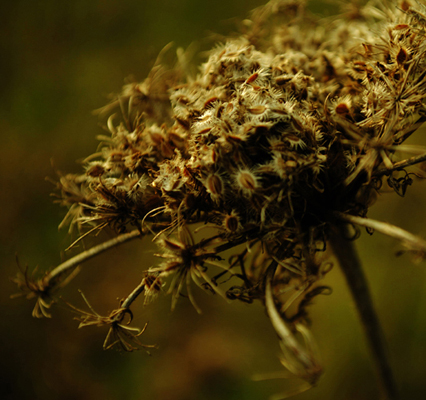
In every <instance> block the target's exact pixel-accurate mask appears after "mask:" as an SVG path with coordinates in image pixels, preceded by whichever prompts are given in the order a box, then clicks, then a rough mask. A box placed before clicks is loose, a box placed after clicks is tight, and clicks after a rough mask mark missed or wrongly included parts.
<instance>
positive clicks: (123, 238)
mask: <svg viewBox="0 0 426 400" xmlns="http://www.w3.org/2000/svg"><path fill="white" fill-rule="evenodd" d="M140 236H141V232H140V231H139V230H138V229H135V230H133V231H131V232H129V233H123V234H122V235H119V236H117V237H115V238H113V239H111V240H107V241H106V242H103V243H101V244H98V245H97V246H94V247H92V248H90V249H88V250H86V251H83V252H82V253H80V254H77V255H76V256H74V257H72V258H70V259H69V260H67V261H65V262H63V263H62V264H59V265H58V266H57V267H56V268H55V269H53V270H52V271H51V272H50V273H49V274H47V275H46V276H45V277H44V278H43V283H44V284H45V285H46V286H49V283H50V282H51V281H52V280H54V279H56V278H58V277H59V276H60V275H62V274H64V273H65V272H67V271H68V270H70V269H72V268H75V267H77V266H78V265H80V264H81V263H83V262H85V261H87V260H90V259H91V258H93V257H95V256H97V255H98V254H100V253H103V252H104V251H106V250H109V249H111V248H112V247H115V246H118V245H120V244H122V243H126V242H129V241H130V240H133V239H135V238H137V237H140Z"/></svg>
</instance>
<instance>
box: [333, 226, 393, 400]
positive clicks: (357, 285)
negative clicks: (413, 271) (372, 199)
mask: <svg viewBox="0 0 426 400" xmlns="http://www.w3.org/2000/svg"><path fill="white" fill-rule="evenodd" d="M347 237H349V236H348V227H347V226H342V227H341V230H340V231H339V232H332V233H331V237H330V242H331V246H332V248H333V251H334V255H335V256H336V258H337V259H338V261H339V264H340V267H341V269H342V271H343V274H344V275H345V278H346V282H347V283H348V285H349V288H350V291H351V294H352V297H353V299H354V301H355V304H356V308H357V310H358V313H359V316H360V318H361V321H362V325H363V327H364V331H365V334H366V336H367V341H368V344H369V346H370V350H371V352H372V354H373V357H374V361H375V364H376V368H377V372H378V374H379V378H380V382H381V384H382V387H383V391H384V392H385V394H386V396H387V397H386V398H387V399H388V400H397V399H399V395H398V390H397V387H396V384H395V379H394V377H393V373H392V369H391V367H390V363H389V360H388V356H387V351H386V346H385V340H384V335H383V332H382V328H381V325H380V321H379V318H378V316H377V313H376V311H375V309H374V305H373V301H372V298H371V294H370V290H369V287H368V283H367V279H366V277H365V275H364V272H363V269H362V265H361V261H360V259H359V257H358V253H357V251H356V249H355V246H354V244H353V241H349V240H347V239H345V238H347Z"/></svg>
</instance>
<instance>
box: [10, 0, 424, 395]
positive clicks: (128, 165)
mask: <svg viewBox="0 0 426 400" xmlns="http://www.w3.org/2000/svg"><path fill="white" fill-rule="evenodd" d="M424 10H425V6H424V5H423V4H421V3H419V2H417V1H411V0H410V1H409V0H401V1H385V0H384V1H371V2H368V3H367V4H366V5H365V6H360V5H359V4H358V3H353V4H351V5H350V6H347V7H346V8H345V10H344V11H345V12H344V13H343V14H341V15H339V16H337V17H335V18H332V19H327V20H324V19H320V18H318V17H315V16H314V15H311V14H310V13H309V12H308V11H307V9H306V7H305V2H304V1H293V0H271V1H270V2H269V3H267V4H266V5H265V6H264V7H261V8H259V9H257V10H255V11H253V13H252V15H251V18H250V20H245V21H244V26H243V28H242V32H241V34H240V36H239V37H238V38H234V39H229V40H226V41H224V42H223V43H219V44H218V45H217V46H216V47H215V48H214V49H213V50H211V52H210V54H209V56H208V58H207V60H206V61H205V62H204V63H203V64H202V65H201V66H200V68H199V71H198V74H196V75H195V76H194V75H190V74H189V73H187V72H186V71H187V69H186V65H187V62H188V61H187V60H186V59H185V55H184V53H183V52H182V51H181V50H179V51H178V61H177V63H176V66H175V67H174V68H171V69H166V68H165V67H163V66H161V61H157V63H156V65H155V67H154V68H153V70H152V72H151V74H150V75H149V76H148V78H147V79H146V80H145V81H144V82H142V83H140V84H133V85H127V86H125V87H124V89H123V92H122V94H120V95H118V96H117V97H116V99H114V101H113V102H112V103H111V104H109V105H108V106H106V107H105V108H104V109H103V110H102V112H101V113H103V114H107V115H108V119H107V122H106V126H107V128H108V131H109V134H108V135H106V136H102V137H101V138H100V140H101V145H100V150H99V151H98V152H96V153H94V154H93V155H91V156H89V157H87V159H86V161H85V165H84V172H83V173H82V174H80V175H65V176H61V177H60V180H59V182H58V183H57V189H59V202H60V204H62V205H65V206H67V207H68V209H69V211H68V214H67V216H66V217H65V219H64V222H63V223H62V224H61V225H64V224H65V223H67V224H69V225H70V226H71V227H74V226H76V227H78V230H79V232H80V235H81V237H80V239H81V238H83V237H85V236H86V235H89V234H91V233H94V232H98V231H100V230H105V229H109V230H112V231H114V232H116V234H117V236H116V237H115V238H113V239H111V240H109V241H107V242H105V243H103V244H101V245H98V246H95V247H93V248H92V249H89V250H87V251H85V252H83V253H81V254H80V255H78V256H76V257H74V258H72V259H70V260H68V261H66V262H65V263H63V264H61V265H60V266H59V267H57V268H56V269H55V270H53V271H51V272H50V273H48V274H47V275H46V276H44V277H43V278H41V279H40V280H38V281H34V282H33V281H31V280H30V279H28V276H27V273H25V274H24V279H22V277H21V279H20V280H19V281H17V283H18V285H19V286H20V287H21V288H24V289H25V290H29V291H30V292H31V293H32V295H30V296H27V297H34V296H36V297H37V298H38V299H39V306H38V307H37V308H36V309H35V312H34V314H35V316H42V315H44V316H48V313H47V311H46V308H48V307H50V305H51V304H52V303H51V293H50V291H49V293H48V295H49V297H48V299H49V300H47V297H46V296H47V289H48V288H50V284H51V282H55V281H56V279H57V278H58V277H60V276H63V274H67V273H69V271H71V270H73V269H74V268H76V267H77V266H78V265H79V264H80V263H82V262H83V261H85V260H86V259H88V258H91V257H93V256H95V255H96V254H99V253H100V252H103V251H105V250H107V249H109V248H111V247H115V246H117V245H119V244H120V243H123V242H125V241H128V240H131V239H134V238H137V237H140V236H141V235H152V237H153V240H154V241H155V242H156V243H157V244H158V247H159V252H158V254H157V255H158V256H159V257H160V258H162V259H163V260H162V261H161V262H160V263H159V264H158V265H157V266H156V267H154V268H146V270H145V272H144V274H145V275H144V280H143V281H142V283H141V284H140V285H139V286H138V287H137V288H136V289H135V291H134V292H132V294H131V295H130V296H129V298H130V299H131V300H128V299H129V298H128V299H127V300H125V301H124V303H123V304H122V305H121V306H120V308H119V309H118V310H115V311H113V312H112V313H111V314H110V315H109V316H108V317H101V316H99V315H98V314H97V313H95V312H94V311H93V310H92V309H91V307H90V306H89V307H90V309H91V311H92V313H87V312H84V311H81V310H79V309H77V308H75V307H74V310H75V311H78V312H79V313H80V314H81V315H82V316H81V317H80V319H79V320H80V322H81V323H80V326H88V325H97V326H98V325H108V326H110V331H109V333H108V337H107V340H106V342H105V344H104V348H109V347H112V346H113V345H116V344H119V345H121V347H122V348H123V349H124V350H133V349H134V348H135V347H136V346H142V347H149V346H146V345H142V344H141V343H140V342H139V340H138V336H139V334H141V333H142V332H143V331H144V329H145V328H144V329H142V330H138V329H136V328H130V327H129V326H128V325H126V324H123V323H122V321H123V318H124V317H125V316H126V315H130V317H131V316H132V314H131V311H130V309H129V306H130V304H131V303H132V302H133V301H134V300H135V298H136V297H137V296H138V295H139V294H141V293H145V296H146V301H145V303H146V304H147V303H152V300H154V299H155V298H156V297H157V295H158V294H159V293H161V292H162V288H163V286H164V285H166V286H167V285H168V289H167V290H165V292H166V293H169V294H171V295H172V308H174V307H175V305H176V301H177V299H178V298H179V297H180V296H181V295H182V294H185V293H186V294H187V296H188V297H189V300H190V301H191V302H192V304H193V305H194V307H195V308H196V310H197V311H200V309H199V307H198V306H197V305H196V302H195V299H194V296H193V294H192V292H191V282H192V281H194V282H195V283H196V284H197V285H199V286H201V287H202V288H203V289H206V290H207V291H210V292H214V293H219V294H220V295H222V297H224V298H225V299H226V300H241V301H244V302H246V303H252V302H253V301H255V300H259V301H260V302H262V303H263V304H264V306H265V308H266V311H267V314H268V316H269V318H270V320H271V322H272V325H273V327H274V328H275V330H276V332H277V335H278V337H279V340H280V344H281V348H282V352H283V355H282V364H283V365H284V366H285V368H286V369H288V370H289V371H290V372H291V373H293V374H294V375H296V376H298V377H300V378H302V379H304V380H305V381H306V382H308V384H309V387H310V386H312V385H315V384H316V383H317V381H318V379H319V377H320V376H321V374H322V370H323V368H322V366H321V363H320V362H319V358H318V351H317V349H316V345H315V343H314V339H313V336H312V334H311V333H310V330H309V324H310V320H309V318H308V309H307V306H308V305H309V303H310V301H311V300H312V299H313V298H314V297H315V296H317V295H319V294H324V293H327V292H328V291H329V289H328V288H327V287H326V286H324V285H321V284H320V283H319V281H320V280H321V279H323V278H324V276H325V275H326V273H327V272H328V271H329V270H330V263H329V261H327V260H326V259H325V257H324V250H325V248H326V245H327V243H329V244H331V247H332V249H333V250H334V253H335V256H336V257H337V258H338V260H339V263H340V265H341V268H342V270H343V271H344V273H345V275H346V278H347V281H348V284H349V286H350V288H351V291H352V294H353V297H354V300H355V302H356V304H357V306H358V309H359V311H360V316H361V319H362V321H363V324H364V326H365V328H366V334H367V339H368V341H369V343H370V346H371V349H372V352H373V355H374V358H375V360H376V362H377V368H378V371H379V373H380V376H381V382H382V384H383V389H384V393H385V394H386V395H387V397H388V398H389V399H396V398H398V394H397V390H396V388H395V384H394V379H393V377H392V372H391V369H390V366H389V363H388V361H387V356H386V352H385V350H384V344H383V340H382V335H381V328H380V324H379V321H378V318H377V316H376V314H375V312H374V308H373V305H372V302H371V299H370V295H369V291H368V286H367V283H366V281H365V278H364V276H363V273H362V269H361V266H360V262H359V260H358V258H357V255H356V253H355V252H354V248H353V246H352V242H351V241H350V240H349V239H351V238H350V237H349V236H351V235H352V234H351V233H350V229H349V227H348V226H351V227H353V228H354V230H355V232H356V235H355V236H353V235H352V236H353V237H352V239H355V238H356V236H357V233H359V227H365V228H367V230H368V231H369V232H370V233H371V232H372V231H373V230H377V231H379V232H382V233H385V234H388V235H390V236H392V237H395V238H397V239H399V240H400V241H401V243H402V244H403V245H405V246H406V248H407V250H408V251H410V252H412V253H413V254H414V255H415V256H416V258H417V259H419V260H422V259H424V258H425V254H426V242H425V241H424V240H422V239H420V238H418V237H416V236H414V235H412V234H410V233H408V232H406V231H405V230H403V229H401V228H397V227H395V226H393V225H390V224H387V223H384V222H380V221H374V220H371V219H369V218H367V213H368V209H369V207H370V206H371V205H372V204H373V203H374V201H375V199H376V197H377V195H378V193H380V190H381V187H382V185H383V184H385V185H387V187H388V188H391V189H393V190H394V191H395V192H396V193H397V194H398V195H401V196H403V195H404V194H405V192H406V190H407V188H408V187H409V186H410V185H411V184H412V183H413V181H414V178H416V177H419V178H420V177H421V178H423V177H424V173H423V172H422V171H421V170H420V169H413V170H412V171H411V172H408V171H407V168H409V167H411V166H413V165H415V164H419V163H421V162H424V161H425V159H426V156H425V154H424V153H425V151H424V149H422V148H421V147H413V146H408V145H405V144H404V142H405V140H406V139H407V138H408V137H410V136H411V135H412V134H413V133H414V132H415V131H416V130H417V129H418V128H419V127H420V126H421V125H422V124H423V122H424V121H425V120H426V103H425V95H426V72H425V68H426V46H425V37H426V17H425V15H426V13H425V11H424ZM111 113H112V114H111ZM119 115H121V121H119V119H120V118H119ZM403 153H404V154H407V153H408V154H411V155H412V156H410V157H409V158H407V159H401V154H403ZM132 227H133V229H134V230H131V231H130V232H129V229H130V228H132ZM205 227H206V228H209V229H201V228H205ZM352 230H353V229H352ZM80 239H79V240H80ZM225 252H228V253H227V254H229V252H231V254H232V256H231V257H230V258H229V262H228V263H226V262H225V260H224V259H223V258H224V253H225ZM227 257H228V256H227ZM215 270H218V271H219V272H218V271H216V272H213V271H215ZM215 273H216V275H214V274H215ZM222 277H223V278H224V279H221V278H222ZM219 282H222V284H219ZM226 284H228V287H226ZM219 285H220V286H219Z"/></svg>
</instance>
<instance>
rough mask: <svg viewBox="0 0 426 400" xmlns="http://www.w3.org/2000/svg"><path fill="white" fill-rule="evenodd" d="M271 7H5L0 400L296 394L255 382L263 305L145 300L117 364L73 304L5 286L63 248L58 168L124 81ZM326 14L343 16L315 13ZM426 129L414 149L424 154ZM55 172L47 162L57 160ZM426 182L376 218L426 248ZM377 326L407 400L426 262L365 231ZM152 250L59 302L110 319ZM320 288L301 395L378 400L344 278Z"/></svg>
mask: <svg viewBox="0 0 426 400" xmlns="http://www.w3.org/2000/svg"><path fill="white" fill-rule="evenodd" d="M262 3H263V1H261V0H244V1H242V0H215V1H214V2H213V1H211V0H210V1H207V0H120V1H118V0H91V1H88V0H73V1H57V0H56V1H55V0H40V1H36V2H35V1H30V0H15V1H9V2H4V1H3V2H2V4H1V6H0V10H1V12H0V49H1V53H0V138H1V141H0V206H1V211H0V258H1V270H0V307H1V314H0V397H1V398H3V399H8V400H26V399H37V400H38V399H40V400H41V399H43V400H56V399H61V400H67V399H82V400H85V399H95V398H102V399H103V400H145V399H160V400H162V399H169V400H219V399H221V400H231V399H232V400H259V399H266V398H267V397H268V396H269V395H271V394H274V393H279V392H287V391H289V390H294V389H297V388H298V387H299V386H300V385H301V384H302V382H299V381H297V380H295V379H287V380H285V379H281V380H268V381H263V382H253V381H252V380H251V379H250V377H251V376H252V375H253V374H255V373H266V372H275V371H280V370H282V368H281V366H280V364H279V361H278V357H277V356H278V354H279V347H278V342H277V340H276V336H275V334H274V332H273V330H272V328H271V327H270V324H269V322H268V319H267V317H266V315H265V313H264V311H263V310H262V307H261V306H260V305H251V306H248V305H246V304H240V303H232V304H230V305H228V304H225V303H224V302H223V301H222V300H221V299H220V298H217V296H208V295H206V294H205V293H202V292H197V293H196V297H197V300H198V301H199V303H200V306H201V307H202V309H203V311H204V313H203V315H201V316H199V315H197V314H196V312H195V310H194V309H193V308H192V306H191V305H190V304H189V302H187V301H185V299H182V301H180V302H179V303H178V307H177V309H176V310H175V311H174V312H173V313H171V312H170V298H169V297H163V298H161V299H160V300H159V301H158V302H156V303H154V304H153V305H152V306H149V307H145V308H144V307H143V306H142V305H141V304H139V303H140V302H139V303H138V304H135V307H134V309H133V310H134V312H135V315H136V318H135V321H134V325H136V326H143V325H144V323H145V322H146V321H149V322H150V323H149V326H148V329H147V331H146V333H144V335H143V341H144V342H146V343H147V344H152V343H157V344H158V345H159V346H160V347H159V349H158V350H154V351H152V356H151V357H149V356H148V355H146V354H145V353H144V352H143V351H140V352H134V353H131V354H122V353H118V352H114V351H108V352H105V351H103V350H102V343H103V340H104V337H105V334H106V331H105V330H103V329H102V328H95V327H93V328H85V329H82V330H77V326H78V323H77V321H74V320H73V314H72V313H70V312H69V310H67V309H66V308H65V307H64V306H63V305H62V306H60V307H57V308H56V309H54V310H53V318H52V319H49V320H46V319H44V320H36V319H33V318H31V310H32V307H33V304H32V303H31V302H28V301H24V300H23V299H15V300H11V299H10V298H9V296H10V295H11V294H13V293H14V292H15V291H16V290H15V287H14V285H13V284H12V283H11V282H10V279H9V278H10V277H11V276H13V275H15V274H16V272H17V265H16V261H15V253H17V254H18V255H19V259H20V262H21V264H22V265H26V264H28V265H29V266H30V268H33V267H35V266H36V265H39V266H40V269H41V270H43V269H47V268H50V267H52V266H54V265H57V264H58V263H60V261H61V260H62V259H63V258H64V254H63V249H64V248H66V247H67V246H68V244H69V238H68V237H67V232H66V231H63V232H62V231H61V232H58V229H57V226H58V224H59V222H60V221H61V219H62V217H63V216H64V213H65V210H64V209H61V208H60V207H58V206H57V205H53V204H52V199H51V198H49V195H50V193H51V191H52V189H53V187H52V184H51V183H49V182H47V181H45V179H44V178H45V177H46V176H49V177H51V178H55V169H54V168H53V167H52V162H53V164H54V167H55V168H56V169H58V170H61V171H67V172H77V171H79V169H80V166H79V164H78V162H76V160H81V159H82V158H84V157H85V156H86V155H88V154H91V153H92V152H93V151H94V150H95V149H96V146H97V141H96V135H98V134H102V133H103V130H102V128H101V127H100V126H99V124H98V120H97V118H96V117H94V116H93V115H92V110H94V109H97V108H99V107H101V106H103V105H104V104H106V102H107V96H108V94H109V93H112V92H118V91H119V90H120V88H121V86H122V84H123V82H124V79H125V78H127V77H129V76H132V77H134V78H135V79H138V80H143V79H144V78H145V77H146V75H147V73H148V72H149V70H150V67H151V66H152V64H153V62H154V60H155V58H156V55H157V54H158V52H159V51H160V50H161V49H162V48H163V47H164V46H165V45H166V44H167V43H169V42H171V41H173V42H174V43H175V48H177V47H187V46H189V45H190V44H191V43H193V42H194V41H197V42H198V46H199V48H200V49H203V48H208V47H210V46H211V45H212V43H211V42H210V43H209V41H208V40H207V41H206V40H201V39H202V38H206V37H209V36H211V35H210V33H209V32H216V33H221V34H228V33H230V32H232V31H233V30H234V27H235V20H234V18H235V17H238V16H239V17H241V18H244V17H245V16H246V15H247V14H248V12H249V10H251V9H252V8H254V7H256V6H259V5H261V4H262ZM311 4H312V7H313V8H315V9H316V10H317V11H319V12H323V13H324V14H326V13H327V12H330V9H333V8H334V6H330V5H329V4H324V3H320V2H311ZM422 135H423V136H424V131H423V132H422V133H420V132H419V133H417V134H416V135H415V137H414V138H413V139H412V142H413V143H423V144H425V143H426V140H425V139H424V138H423V139H422V137H421V136H422ZM52 160H53V161H52ZM425 201H426V182H421V181H416V182H415V184H414V185H413V187H410V188H409V189H408V193H407V195H406V196H405V198H399V197H398V196H396V195H395V194H393V193H389V194H383V195H381V196H380V197H379V199H378V201H377V204H376V205H375V206H374V207H373V208H372V210H371V212H370V216H371V217H372V218H377V219H380V220H385V221H389V222H392V223H394V224H396V225H399V226H401V227H404V228H406V229H408V230H410V231H412V232H414V233H418V234H420V235H422V236H423V237H426V225H425V222H426V208H425ZM357 245H358V248H359V251H360V254H361V257H362V259H363V261H364V264H365V269H366V274H367V276H368V278H369V280H370V283H371V289H372V292H373V297H374V300H375V303H376V306H377V310H378V312H379V315H380V317H381V319H382V322H383V326H384V329H385V332H386V336H387V339H388V343H389V350H390V353H391V359H392V363H393V367H394V370H395V373H396V375H397V380H398V384H399V386H400V388H401V391H402V393H403V398H404V399H413V400H414V399H423V398H424V394H425V393H426V381H425V379H424V377H425V376H426V361H425V360H426V311H425V310H426V264H425V263H423V264H418V265H416V264H413V263H412V262H411V261H410V259H409V258H408V256H402V257H396V256H395V252H396V250H397V249H398V248H399V247H398V244H397V243H395V241H393V240H391V239H389V238H386V237H383V236H382V235H380V234H378V233H376V234H374V235H373V236H369V235H367V234H366V233H363V235H362V237H361V239H360V240H359V241H358V242H357ZM151 249H152V248H151V245H150V244H149V240H145V241H144V242H143V243H140V242H132V243H129V244H126V245H124V246H122V247H121V248H118V249H114V250H112V251H110V252H109V253H107V254H104V255H102V256H99V257H98V258H97V259H96V260H94V261H91V262H88V263H87V264H85V265H84V266H83V270H82V271H81V272H80V274H79V275H78V276H77V277H76V278H75V280H74V281H73V283H72V284H70V285H69V287H67V288H66V289H65V290H64V292H63V295H64V297H65V298H66V299H67V300H69V301H71V302H72V303H73V304H75V305H78V306H79V307H81V308H84V303H83V301H82V299H81V297H80V296H79V294H78V291H77V289H81V290H82V291H83V292H84V293H85V295H86V297H87V298H88V299H89V300H90V302H91V304H92V306H93V307H94V308H95V309H96V310H97V311H98V312H99V313H101V314H106V313H107V312H108V311H109V310H112V309H114V308H116V306H117V299H119V298H122V297H123V296H126V295H127V294H128V293H129V292H130V291H131V290H132V288H133V287H134V286H135V285H136V284H137V283H138V282H139V280H140V278H141V276H142V274H141V271H142V270H144V269H146V268H148V267H149V266H151V265H153V264H154V263H155V258H154V257H153V256H152V250H151ZM324 283H325V284H328V285H330V286H332V288H333V294H332V295H331V296H327V297H326V296H324V297H321V298H317V299H316V301H315V303H316V304H315V305H314V306H312V308H311V311H312V320H313V332H314V334H315V336H316V338H317V341H318V344H319V346H320V348H321V351H322V357H323V363H324V365H325V369H326V373H325V375H324V377H323V378H322V380H321V381H320V383H319V385H318V387H317V388H314V389H312V390H310V391H308V392H306V393H303V394H300V395H299V396H298V397H297V398H298V399H300V400H307V399H312V400H313V399H315V400H317V399H339V400H340V399H348V400H349V399H378V398H379V391H378V388H377V384H376V380H375V373H374V370H373V368H372V365H371V359H370V357H369V355H368V351H367V349H366V345H365V341H364V337H363V332H362V330H361V327H360V324H359V322H358V319H357V315H356V312H355V310H354V306H353V304H352V301H351V299H350V297H349V294H348V290H347V288H346V285H345V282H344V281H343V279H342V275H341V273H340V271H339V269H338V267H337V266H336V267H335V268H334V269H333V270H332V272H330V274H329V275H328V276H327V278H326V280H325V282H324Z"/></svg>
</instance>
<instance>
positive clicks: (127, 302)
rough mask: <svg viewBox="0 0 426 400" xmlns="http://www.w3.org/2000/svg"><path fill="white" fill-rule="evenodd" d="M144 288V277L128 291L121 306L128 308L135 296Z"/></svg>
mask: <svg viewBox="0 0 426 400" xmlns="http://www.w3.org/2000/svg"><path fill="white" fill-rule="evenodd" d="M144 289H145V279H142V282H141V283H140V284H139V285H138V286H136V287H135V288H134V289H133V292H132V293H130V294H129V295H128V296H127V297H126V299H125V300H124V301H123V303H122V304H121V308H129V307H130V305H131V304H132V303H133V302H134V301H135V300H136V299H137V297H138V296H139V295H140V294H141V293H142V292H143V291H144Z"/></svg>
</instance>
